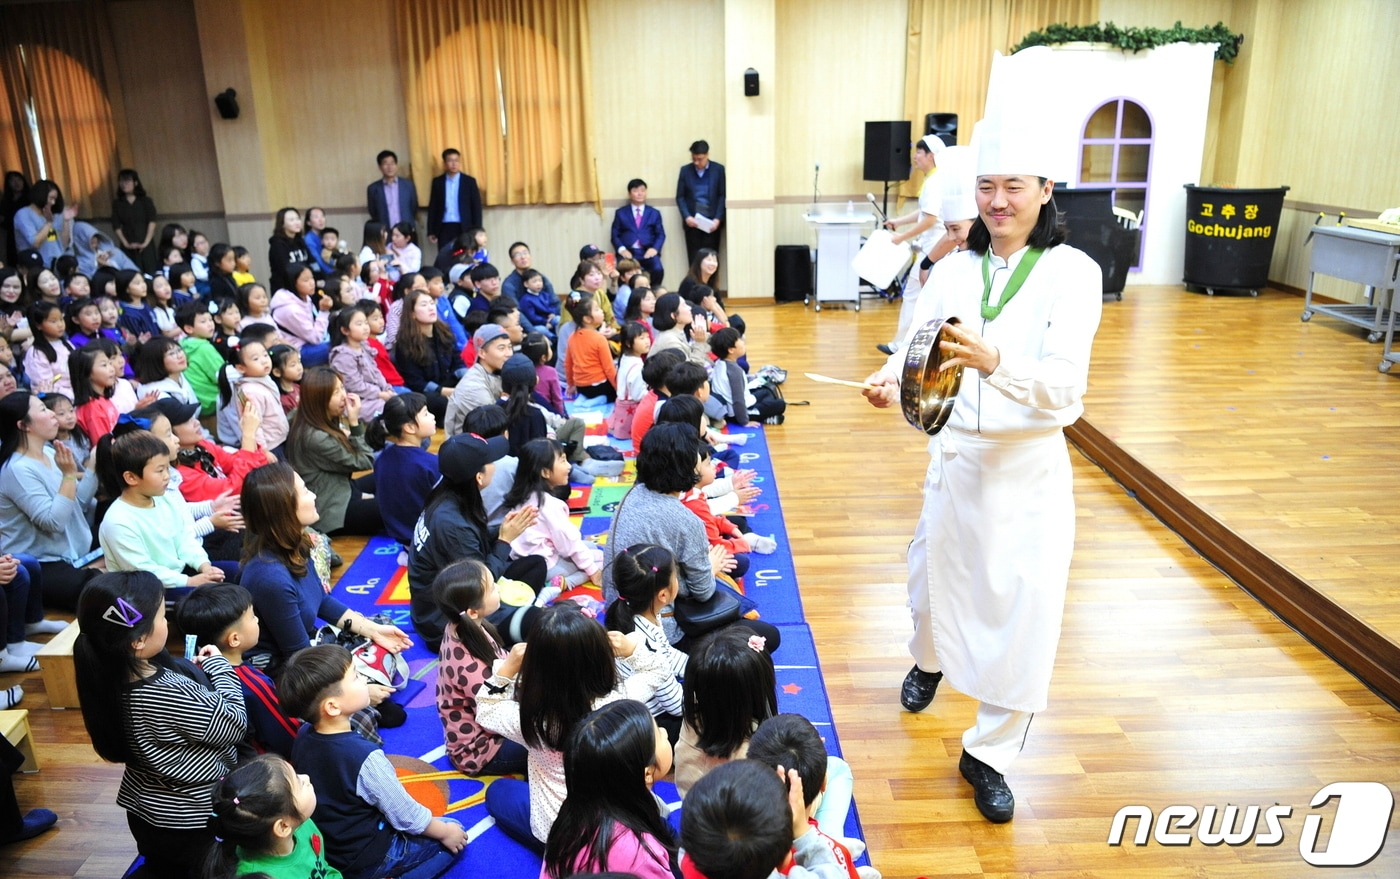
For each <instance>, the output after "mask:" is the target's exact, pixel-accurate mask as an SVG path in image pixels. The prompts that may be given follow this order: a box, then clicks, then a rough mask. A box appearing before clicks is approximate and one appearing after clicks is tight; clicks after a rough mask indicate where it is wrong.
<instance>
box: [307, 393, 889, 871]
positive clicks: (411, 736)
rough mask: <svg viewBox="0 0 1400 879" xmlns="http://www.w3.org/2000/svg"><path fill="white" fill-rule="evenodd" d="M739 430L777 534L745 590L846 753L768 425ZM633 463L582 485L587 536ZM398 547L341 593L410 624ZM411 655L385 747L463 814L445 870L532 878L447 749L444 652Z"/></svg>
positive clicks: (387, 543)
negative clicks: (441, 680)
mask: <svg viewBox="0 0 1400 879" xmlns="http://www.w3.org/2000/svg"><path fill="white" fill-rule="evenodd" d="M585 417H586V418H587V420H589V421H590V422H592V424H593V427H592V428H591V429H590V431H589V432H590V433H592V434H594V435H596V434H597V433H598V430H597V425H598V422H599V420H600V418H601V415H600V414H599V413H597V412H596V410H594V411H590V412H588V413H587V415H586V416H585ZM741 432H742V433H745V434H748V440H747V443H746V444H745V445H743V446H738V447H736V451H738V453H739V455H740V458H741V461H742V464H741V466H743V467H744V468H746V469H752V470H754V471H755V484H756V485H758V486H759V487H760V488H761V489H762V490H763V491H762V494H761V495H760V496H759V497H758V498H757V499H755V501H754V503H753V504H752V506H751V515H750V525H751V526H752V529H753V530H754V531H756V532H757V533H759V534H773V535H775V536H776V538H777V541H778V551H777V552H776V553H774V554H772V555H767V556H760V555H754V556H753V557H752V561H753V565H752V568H751V569H750V571H749V574H748V576H747V577H746V578H745V587H746V592H747V594H748V595H749V596H751V597H752V598H753V599H754V600H755V601H757V603H758V606H759V612H760V614H761V617H762V618H763V619H764V620H766V621H767V622H770V623H773V624H775V625H778V626H780V627H781V629H782V634H783V643H782V647H781V648H780V649H779V650H778V652H777V654H776V655H775V656H774V663H775V667H776V670H777V682H778V707H779V710H781V711H783V712H791V713H795V714H801V715H803V716H804V717H806V718H807V719H809V720H810V721H812V723H813V724H814V725H815V726H816V727H817V729H818V731H820V732H821V734H822V737H823V739H824V740H825V742H826V746H827V752H828V753H830V754H832V755H835V756H840V755H841V746H840V741H839V739H838V737H837V734H836V728H835V726H834V725H833V724H832V716H831V705H830V703H829V702H828V700H827V696H826V687H825V684H824V682H823V681H822V675H821V669H820V667H819V666H818V663H817V650H816V645H815V644H814V643H813V640H812V633H811V630H810V629H809V628H808V627H807V625H806V623H805V622H804V620H803V616H802V600H801V596H800V595H799V594H798V588H797V580H796V577H795V575H794V568H793V563H792V555H791V553H790V552H789V550H788V541H787V535H786V530H785V528H784V524H783V515H782V507H781V504H780V503H779V500H778V490H777V483H776V480H775V479H774V476H773V467H772V460H771V457H770V455H769V451H768V445H767V443H766V442H765V441H764V438H763V432H762V430H744V431H741ZM614 445H617V446H618V447H619V448H621V449H624V450H629V449H630V444H628V443H625V442H621V443H619V442H614ZM627 469H628V472H627V473H624V475H623V476H622V477H619V478H618V479H616V480H608V479H600V480H598V481H597V482H596V483H594V484H593V485H592V486H588V487H587V488H584V489H576V490H575V496H574V499H573V500H572V501H571V507H573V508H574V509H576V510H578V511H579V513H578V515H577V516H576V518H575V521H576V522H578V523H579V527H580V529H581V530H582V532H583V534H584V536H585V537H591V538H593V539H596V540H598V541H599V542H600V543H601V542H603V541H605V540H606V538H607V530H608V525H609V523H610V517H611V513H612V511H613V510H614V509H616V505H617V502H618V500H620V499H621V497H622V495H623V494H624V493H625V492H626V490H627V487H628V486H629V485H630V484H631V481H632V476H631V471H632V466H631V463H630V461H629V465H628V468H627ZM400 549H401V548H400V546H399V545H398V544H397V543H395V542H394V541H392V540H390V539H388V538H386V537H376V538H373V539H372V540H370V541H369V544H368V545H367V546H366V547H365V549H364V551H362V552H361V553H360V555H359V556H358V557H357V558H356V560H355V561H354V563H353V564H351V566H350V567H349V569H347V570H346V572H345V573H344V574H343V575H342V576H341V578H340V580H339V582H338V583H337V584H336V588H335V592H334V594H335V595H336V597H337V598H339V599H341V600H342V601H344V602H345V603H346V604H347V605H349V606H350V607H352V608H354V609H356V610H359V611H361V612H363V613H366V614H373V613H386V614H388V615H389V617H390V618H391V619H393V620H394V622H395V623H396V624H397V625H399V626H400V627H402V628H403V629H405V631H410V630H411V629H412V623H411V621H410V619H409V613H408V583H407V576H406V571H405V569H404V568H402V567H400V566H399V564H398V561H397V559H398V556H399V552H400ZM405 656H406V658H407V659H408V662H409V668H410V670H411V672H412V678H413V683H412V684H411V685H410V687H409V688H408V689H407V690H405V691H404V692H402V693H399V694H397V696H396V699H397V700H398V701H402V702H403V703H404V704H405V705H406V706H407V708H408V709H409V711H408V718H409V719H408V722H407V724H405V725H404V726H403V727H401V728H399V729H389V730H384V731H383V735H384V750H385V753H387V754H388V755H389V756H390V761H391V762H392V763H393V764H394V766H395V767H396V768H397V769H398V772H399V775H400V777H401V778H402V779H403V781H404V783H405V785H407V786H408V788H409V790H410V791H411V792H412V793H413V795H414V797H415V798H416V799H418V800H419V801H420V802H423V803H425V804H427V805H429V806H430V807H431V808H432V809H433V810H434V812H435V813H436V814H440V815H441V814H447V815H451V816H452V817H454V818H456V819H457V820H459V821H461V822H462V824H463V825H464V826H465V827H466V828H467V829H468V831H469V836H470V838H471V844H470V845H468V847H467V850H466V852H465V854H463V856H462V859H461V860H460V861H459V862H458V863H457V864H456V865H455V866H454V867H453V869H452V870H451V871H449V872H448V873H447V874H446V875H448V876H452V877H467V876H484V875H492V876H501V877H521V879H534V877H536V876H537V875H538V874H539V869H540V862H539V858H538V857H536V856H535V855H532V854H531V853H530V852H528V851H527V850H526V849H525V848H524V847H522V846H520V845H518V844H517V843H515V842H514V841H512V840H511V839H509V838H508V837H506V836H505V835H504V834H503V833H502V832H501V831H500V830H499V829H497V828H496V827H495V824H494V822H493V821H492V819H491V818H490V816H489V815H487V813H486V806H485V804H484V798H485V791H486V787H487V786H488V785H489V784H490V783H491V781H492V779H490V778H483V779H473V778H468V777H467V776H464V775H462V774H461V773H459V772H456V771H455V770H453V769H452V766H451V764H450V763H449V762H448V760H447V757H446V756H445V753H444V748H443V740H442V725H441V723H440V721H439V720H438V716H437V710H436V703H435V698H436V682H437V657H436V656H433V655H430V654H429V652H428V651H427V650H426V649H425V648H424V647H423V646H422V645H415V646H414V647H413V648H412V649H411V650H409V651H408V653H407V654H405ZM656 793H657V794H658V795H659V796H660V797H661V798H662V799H663V800H665V801H666V802H668V803H671V804H672V807H673V813H672V821H673V823H676V826H677V827H679V816H680V808H679V802H678V801H679V797H678V796H677V795H676V790H675V787H674V786H673V785H671V784H670V783H667V782H662V783H659V784H657V785H656ZM845 835H846V836H848V837H851V838H857V839H863V838H864V836H863V834H862V833H861V829H860V822H859V819H858V817H857V814H856V809H855V806H854V805H852V807H851V811H850V813H849V814H848V815H847V818H846V834H845ZM856 863H858V864H867V863H869V859H868V857H867V856H865V855H862V856H861V857H860V858H858V859H857V861H856Z"/></svg>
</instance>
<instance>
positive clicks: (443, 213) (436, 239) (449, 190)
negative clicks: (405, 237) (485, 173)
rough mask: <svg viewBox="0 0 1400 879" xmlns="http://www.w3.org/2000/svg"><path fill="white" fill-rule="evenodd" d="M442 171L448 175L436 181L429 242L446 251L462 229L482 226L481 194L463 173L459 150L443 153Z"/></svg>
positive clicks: (431, 198) (431, 195)
mask: <svg viewBox="0 0 1400 879" xmlns="http://www.w3.org/2000/svg"><path fill="white" fill-rule="evenodd" d="M442 167H443V170H444V171H445V172H446V173H443V174H439V175H438V176H436V177H434V178H433V186H432V190H431V192H430V193H429V195H428V240H429V241H431V242H433V243H434V244H436V245H438V247H440V248H444V249H445V248H449V247H451V246H452V245H453V244H454V243H455V242H456V241H457V236H458V235H461V234H462V230H463V229H472V228H478V227H480V226H481V190H479V189H478V188H477V186H476V178H475V177H472V176H471V175H469V174H463V173H462V154H461V153H459V152H457V151H456V150H454V149H445V150H443V151H442ZM473 249H475V248H473Z"/></svg>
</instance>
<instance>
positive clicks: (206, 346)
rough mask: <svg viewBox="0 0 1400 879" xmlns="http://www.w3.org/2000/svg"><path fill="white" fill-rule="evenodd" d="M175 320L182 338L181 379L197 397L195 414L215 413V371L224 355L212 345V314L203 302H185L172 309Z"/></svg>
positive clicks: (217, 383)
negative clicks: (185, 365) (185, 381)
mask: <svg viewBox="0 0 1400 879" xmlns="http://www.w3.org/2000/svg"><path fill="white" fill-rule="evenodd" d="M175 323H176V324H178V325H179V328H180V331H181V332H183V333H184V334H185V337H184V338H183V339H181V340H180V348H181V350H183V351H184V352H185V361H186V363H187V364H188V366H187V368H186V369H185V378H186V379H188V380H189V383H190V385H191V386H192V387H193V388H194V392H195V396H197V397H198V398H199V414H200V415H201V416H203V417H206V418H207V417H208V416H210V415H213V414H215V412H216V411H217V405H218V402H219V373H220V372H222V371H223V368H224V356H223V355H222V354H220V353H219V349H218V348H215V347H214V341H213V339H214V331H215V326H214V315H212V314H210V313H209V306H208V304H207V303H204V302H188V303H186V304H184V305H181V306H180V307H179V308H178V309H176V310H175Z"/></svg>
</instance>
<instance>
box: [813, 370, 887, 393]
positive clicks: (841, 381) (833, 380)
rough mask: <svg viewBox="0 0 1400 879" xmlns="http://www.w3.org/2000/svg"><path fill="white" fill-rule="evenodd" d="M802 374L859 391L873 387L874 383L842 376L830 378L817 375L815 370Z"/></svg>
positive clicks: (825, 382)
mask: <svg viewBox="0 0 1400 879" xmlns="http://www.w3.org/2000/svg"><path fill="white" fill-rule="evenodd" d="M802 374H803V375H805V376H807V378H810V379H811V380H812V381H814V382H822V383H824V384H828V385H842V386H844V387H847V388H856V389H857V390H861V391H868V390H870V389H871V388H873V387H875V386H874V385H868V384H865V383H864V382H848V381H846V380H845V379H843V378H832V377H831V376H829V375H819V374H817V373H815V372H804V373H802Z"/></svg>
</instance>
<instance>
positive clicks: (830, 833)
mask: <svg viewBox="0 0 1400 879" xmlns="http://www.w3.org/2000/svg"><path fill="white" fill-rule="evenodd" d="M749 759H750V760H757V761H758V762H760V763H765V764H767V765H768V766H771V767H772V768H774V769H777V768H778V767H779V766H782V767H785V768H788V769H796V770H797V774H798V776H799V777H801V779H802V800H803V802H804V804H805V805H806V807H807V808H806V809H805V810H804V813H803V814H804V815H805V816H806V818H807V823H808V824H810V825H811V826H812V827H813V828H815V829H816V831H817V834H818V835H819V836H820V837H821V839H822V842H823V843H825V844H826V846H827V848H829V849H831V853H832V854H833V855H835V856H836V860H837V862H838V863H839V864H840V865H841V866H842V867H844V868H845V869H846V871H847V875H848V877H849V879H879V877H880V873H879V871H878V870H875V869H874V868H873V867H860V868H857V867H856V866H855V865H854V864H852V863H851V861H852V859H854V858H858V857H860V855H861V852H863V851H865V843H864V842H862V841H860V840H858V839H846V838H845V834H846V831H845V827H846V813H847V812H848V811H850V808H851V788H852V784H851V767H850V766H848V765H847V764H846V761H845V760H842V759H841V758H840V757H831V756H829V755H828V754H827V753H826V745H824V744H823V743H822V737H821V733H819V732H817V728H816V727H814V726H812V722H811V721H809V720H808V719H807V718H805V717H803V716H802V715H800V714H778V715H774V716H773V717H770V718H768V719H767V720H765V721H763V723H760V724H759V725H758V729H757V730H755V731H754V734H753V738H751V739H749ZM852 847H855V849H856V850H855V851H854V852H853V851H852V850H851V849H852Z"/></svg>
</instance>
